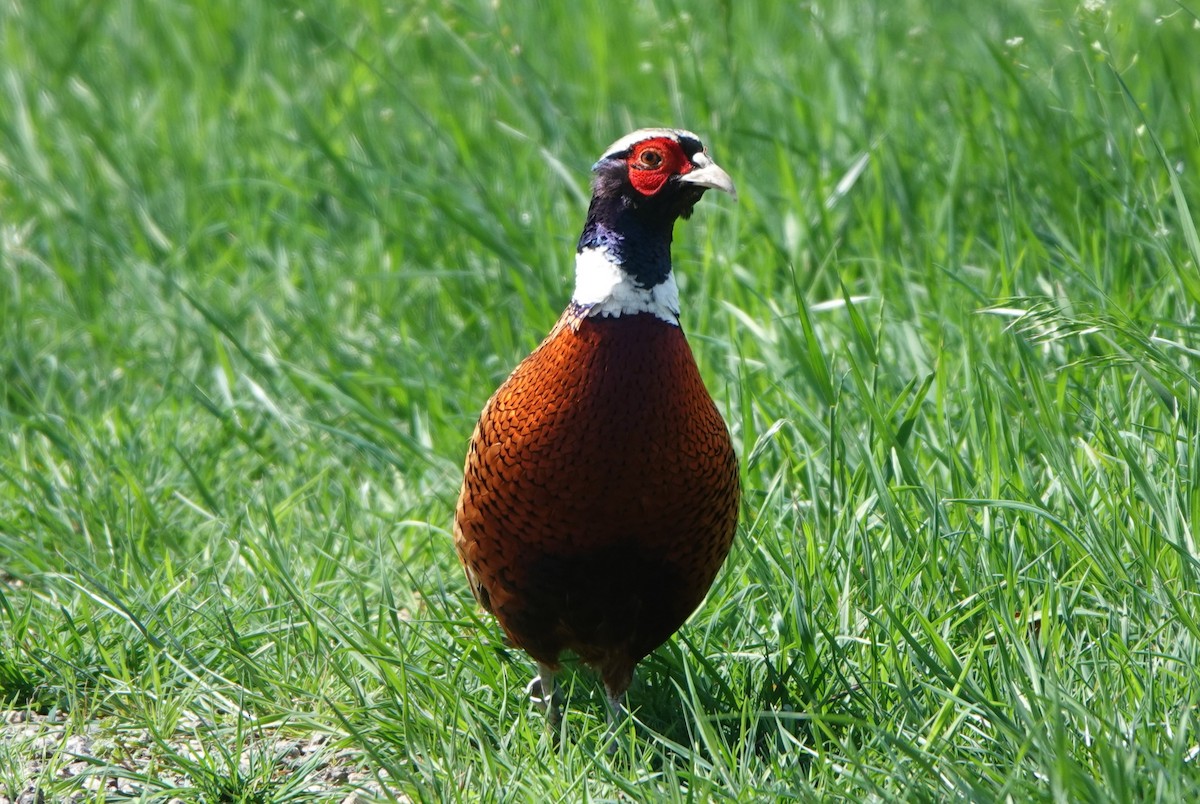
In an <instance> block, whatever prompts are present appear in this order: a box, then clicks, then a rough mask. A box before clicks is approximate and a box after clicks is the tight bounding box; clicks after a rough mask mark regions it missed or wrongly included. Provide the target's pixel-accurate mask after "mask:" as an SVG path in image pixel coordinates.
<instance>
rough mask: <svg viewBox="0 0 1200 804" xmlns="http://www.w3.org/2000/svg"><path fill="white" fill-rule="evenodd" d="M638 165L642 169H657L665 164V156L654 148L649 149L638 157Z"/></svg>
mask: <svg viewBox="0 0 1200 804" xmlns="http://www.w3.org/2000/svg"><path fill="white" fill-rule="evenodd" d="M638 163H639V164H641V166H642V167H648V168H656V167H658V166H659V165H661V164H662V163H663V155H662V152H661V151H657V150H655V149H653V148H648V149H647V150H645V151H642V152H641V153H640V154H639V155H638Z"/></svg>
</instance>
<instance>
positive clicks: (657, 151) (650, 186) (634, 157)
mask: <svg viewBox="0 0 1200 804" xmlns="http://www.w3.org/2000/svg"><path fill="white" fill-rule="evenodd" d="M625 162H626V164H627V165H629V183H630V184H632V185H633V189H635V190H637V191H638V192H639V193H641V194H642V195H645V196H651V195H654V194H655V193H657V192H658V191H659V190H661V189H662V187H663V185H664V184H666V183H667V180H668V179H670V178H671V177H672V176H681V175H683V174H684V173H687V172H689V171H691V170H692V169H693V168H694V167H695V165H693V164H692V162H691V160H690V159H688V157H687V154H685V153H684V152H683V149H682V148H681V147H679V143H678V142H676V141H675V140H673V139H670V138H668V137H656V138H654V139H651V140H646V141H644V142H640V143H638V144H637V146H636V147H635V148H634V149H633V150H632V151H631V152H630V154H629V156H628V157H627V158H626V160H625Z"/></svg>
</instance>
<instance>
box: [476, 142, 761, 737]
mask: <svg viewBox="0 0 1200 804" xmlns="http://www.w3.org/2000/svg"><path fill="white" fill-rule="evenodd" d="M593 170H594V172H595V179H594V181H593V194H592V201H591V206H590V208H589V210H588V217H587V223H586V224H585V226H584V228H583V234H582V236H580V238H579V247H578V250H577V253H576V256H575V293H574V295H573V296H572V298H571V303H570V305H569V306H568V307H567V309H566V311H565V312H564V313H563V314H562V317H561V318H560V319H559V321H558V323H557V324H556V325H555V327H554V329H553V330H551V332H550V334H549V335H548V336H547V337H546V339H545V340H544V341H543V342H542V344H541V345H540V346H539V347H538V348H537V349H536V350H535V351H534V352H533V353H532V354H531V355H529V357H527V358H525V360H524V361H523V362H522V363H521V364H520V365H519V366H517V368H516V369H515V370H514V371H513V373H512V374H511V375H510V376H509V378H508V379H507V380H505V382H504V383H503V384H502V385H501V386H500V388H499V389H498V390H497V391H496V393H495V394H494V395H493V396H492V398H491V399H489V400H488V402H487V405H486V406H485V407H484V409H483V413H482V414H481V416H480V418H479V423H478V425H477V426H476V428H475V432H474V434H473V435H472V437H471V443H470V447H469V450H468V452H467V460H466V469H465V478H464V480H463V486H462V492H461V494H460V496H459V499H458V506H457V510H456V513H455V519H454V540H455V545H456V547H457V548H458V555H459V558H460V559H461V560H462V563H463V566H464V568H465V569H466V574H467V579H468V581H469V583H470V586H471V590H472V592H473V593H474V594H475V597H476V599H478V601H479V602H480V604H482V605H483V607H484V608H485V609H487V610H488V611H490V612H492V613H493V614H494V615H495V616H496V619H497V620H498V621H499V622H500V625H501V627H502V628H503V629H504V631H505V632H506V633H507V634H508V636H509V638H510V639H511V640H512V642H513V643H514V644H515V645H516V646H518V647H520V648H522V649H524V650H525V651H526V652H527V653H529V655H530V656H532V657H533V659H534V660H535V661H536V662H537V666H538V676H537V677H536V678H535V679H534V681H533V683H532V684H531V685H530V689H531V691H532V692H534V696H535V700H536V701H538V702H539V703H540V704H542V705H545V706H549V707H550V710H549V714H550V715H551V717H553V716H554V715H555V709H554V705H553V703H552V698H553V695H554V674H555V672H556V671H557V670H558V668H559V655H560V654H561V653H562V652H564V651H573V652H574V653H576V654H577V655H578V656H579V658H580V659H581V660H582V661H583V662H584V663H586V664H588V665H590V666H591V667H593V668H594V669H596V670H597V671H598V672H599V673H600V676H601V678H602V680H603V682H604V688H605V692H606V693H607V697H608V702H609V710H610V711H609V723H610V730H611V729H613V728H615V724H616V719H617V717H618V716H619V715H620V713H621V709H622V699H623V696H624V693H625V691H626V689H627V688H628V687H629V684H630V682H631V681H632V679H633V670H634V666H635V665H636V664H637V663H638V662H639V661H640V660H641V659H642V658H644V657H645V656H646V655H648V654H649V653H650V652H651V651H652V650H654V649H655V648H656V647H658V646H659V645H661V644H662V643H663V642H665V641H666V640H667V639H668V638H669V637H670V636H671V634H673V633H674V632H675V631H676V630H677V629H678V628H679V627H680V626H681V625H682V624H683V622H684V620H686V619H687V617H688V615H690V614H691V613H692V612H693V611H694V610H695V609H696V607H697V606H699V605H700V602H701V600H703V598H704V596H705V594H706V593H707V592H708V588H709V586H710V585H711V584H712V581H713V578H714V577H715V576H716V574H717V570H718V569H720V567H721V564H722V563H723V562H724V560H725V557H726V555H727V554H728V553H729V548H730V544H731V542H732V540H733V534H734V530H735V528H736V526H737V513H738V499H739V496H740V488H739V484H738V465H737V457H736V455H735V454H734V451H733V445H732V443H731V442H730V438H729V431H728V429H727V428H726V426H725V422H724V421H723V420H722V419H721V415H720V413H718V411H717V408H716V406H715V405H714V404H713V401H712V398H711V397H710V396H709V394H708V391H707V390H706V389H705V387H704V383H703V382H702V381H701V379H700V373H699V372H698V371H697V369H696V362H695V360H694V359H693V357H692V352H691V349H690V348H689V347H688V343H687V340H686V339H685V338H684V334H683V330H682V329H680V326H679V292H678V288H677V287H676V284H675V278H674V276H673V275H672V273H671V235H672V231H673V229H674V226H675V221H676V219H678V218H687V217H688V216H689V215H690V214H691V212H692V208H693V206H695V204H696V202H698V201H699V200H700V197H701V196H702V195H704V191H705V190H706V189H709V188H712V189H716V190H723V191H725V192H727V193H729V194H730V195H733V196H734V197H735V198H736V197H737V196H736V192H735V190H734V186H733V181H732V180H731V179H730V177H729V174H727V173H726V172H725V171H724V170H722V169H721V168H720V167H718V166H717V164H716V163H715V162H713V161H712V159H711V158H710V157H709V155H708V153H707V152H706V151H705V149H704V145H703V144H702V143H701V142H700V140H699V139H698V138H697V137H696V135H695V134H692V133H691V132H688V131H681V130H677V129H643V130H640V131H635V132H633V133H632V134H629V135H628V136H625V137H622V138H621V139H619V140H617V141H616V142H615V143H613V145H612V146H611V147H610V148H609V149H608V150H607V151H605V152H604V155H603V156H601V157H600V160H599V161H598V162H596V164H595V166H594V167H593Z"/></svg>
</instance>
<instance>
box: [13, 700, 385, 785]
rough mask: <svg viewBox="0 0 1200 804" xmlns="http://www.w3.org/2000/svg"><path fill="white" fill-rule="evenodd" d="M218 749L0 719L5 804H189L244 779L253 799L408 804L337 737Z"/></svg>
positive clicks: (257, 738) (50, 718)
mask: <svg viewBox="0 0 1200 804" xmlns="http://www.w3.org/2000/svg"><path fill="white" fill-rule="evenodd" d="M218 740H219V738H217V737H213V738H210V739H208V740H207V741H201V740H199V739H197V738H196V737H195V735H190V734H179V735H177V736H175V737H173V738H172V739H171V740H170V741H168V742H167V743H165V744H160V743H157V742H155V741H154V740H152V739H151V736H150V734H149V732H148V731H146V730H145V729H128V728H124V727H122V726H120V724H118V723H117V722H115V721H108V720H101V721H97V722H93V723H88V724H86V725H83V726H80V725H79V724H77V723H74V722H72V721H70V720H69V719H64V718H63V717H62V716H61V715H57V716H56V715H54V714H51V715H39V714H36V713H30V712H25V711H3V710H0V804H41V803H42V802H59V801H62V802H85V801H91V800H94V799H96V798H104V799H108V800H112V799H123V798H139V797H143V796H147V795H154V796H176V797H170V798H167V799H166V800H168V801H170V802H172V804H184V803H185V802H192V801H198V800H204V799H206V798H209V797H217V796H216V795H215V794H213V793H212V792H211V790H212V788H213V785H214V784H220V783H223V782H226V781H227V780H231V779H238V778H240V779H242V780H244V781H243V784H244V786H245V787H244V788H243V789H244V790H245V791H246V792H249V791H251V790H252V789H254V786H257V789H258V790H260V791H261V792H262V793H264V794H265V795H264V797H263V800H271V799H272V798H273V796H272V795H270V792H271V791H272V790H276V791H278V792H280V793H283V791H284V788H286V789H287V790H288V791H290V795H291V797H295V798H300V799H305V798H310V799H311V800H319V801H338V802H341V804H359V803H360V802H362V803H363V804H365V802H369V801H379V800H386V801H393V800H399V801H402V802H403V801H407V800H408V799H407V798H406V797H405V796H403V795H401V794H399V793H398V792H397V791H395V790H393V789H391V788H390V787H388V788H385V785H386V784H387V781H388V779H387V775H386V773H384V772H380V773H376V772H375V771H374V770H373V769H372V768H371V767H370V766H369V764H368V763H367V761H366V759H365V758H364V757H363V755H362V754H361V752H358V751H354V750H351V749H339V748H337V747H336V745H335V743H334V741H333V740H332V739H331V738H330V737H329V735H324V734H314V735H312V736H309V737H296V736H294V735H285V734H281V733H278V732H276V731H274V730H272V729H257V730H256V731H255V734H254V736H253V737H250V736H246V737H245V738H244V743H243V745H242V747H241V750H240V751H238V755H237V756H236V757H234V755H233V752H234V751H236V750H237V749H236V748H235V746H234V745H233V744H232V740H230V741H229V742H228V743H226V744H220V745H217V742H218ZM205 742H207V745H206V744H205ZM235 760H236V762H237V768H236V770H235V769H234V768H232V767H230V764H231V762H232V761H235ZM297 794H299V795H297Z"/></svg>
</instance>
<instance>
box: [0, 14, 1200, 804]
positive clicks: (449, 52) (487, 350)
mask: <svg viewBox="0 0 1200 804" xmlns="http://www.w3.org/2000/svg"><path fill="white" fill-rule="evenodd" d="M541 5H542V6H543V7H542V8H540V9H538V10H536V11H535V10H534V9H535V4H521V3H513V2H500V1H499V0H496V1H495V2H477V3H470V2H465V3H455V2H435V0H411V2H397V3H394V4H384V3H375V2H370V0H368V2H363V3H349V2H332V0H329V1H328V2H322V1H321V0H311V1H309V0H300V2H298V3H287V2H280V3H271V2H242V1H241V0H212V1H211V2H207V3H202V4H193V3H186V2H183V1H182V0H161V1H160V2H156V3H142V2H135V0H111V1H104V0H78V1H77V2H67V0H38V1H37V2H35V0H0V332H2V342H0V433H2V435H3V439H2V441H0V710H5V712H6V714H5V716H4V723H3V724H0V801H17V800H29V801H32V800H34V799H33V798H31V796H33V795H34V791H38V790H40V791H41V792H42V793H43V794H44V796H45V797H46V800H69V799H71V797H72V796H75V797H76V798H77V799H81V800H82V799H86V800H97V801H117V800H128V799H130V798H133V799H139V800H159V801H168V800H172V799H174V800H179V801H206V802H235V801H252V802H274V801H289V800H320V801H324V800H332V801H341V800H353V798H348V797H352V796H354V795H357V796H358V797H359V800H375V799H378V800H406V799H412V800H439V799H463V800H475V799H485V800H513V801H547V800H550V801H553V800H564V801H578V800H613V799H627V800H680V801H682V800H695V801H704V800H710V799H737V800H739V801H745V800H775V799H801V800H811V799H826V798H828V799H841V800H851V801H854V800H889V799H906V800H915V801H929V800H941V799H974V800H979V801H989V800H1005V799H1007V800H1011V801H1026V800H1058V801H1097V800H1107V799H1111V800H1116V801H1144V800H1155V801H1177V800H1189V799H1190V800H1197V798H1200V767H1198V765H1200V724H1198V722H1197V718H1198V717H1200V714H1198V713H1200V710H1198V709H1197V705H1198V704H1200V669H1198V662H1200V545H1198V543H1197V539H1198V536H1197V533H1196V530H1195V525H1194V523H1196V522H1197V521H1200V407H1198V402H1200V380H1198V379H1197V374H1198V373H1200V372H1198V371H1197V368H1198V363H1200V321H1198V315H1197V311H1198V310H1200V241H1198V239H1197V235H1196V223H1195V222H1196V220H1197V212H1198V210H1200V172H1198V165H1200V109H1198V105H1197V104H1198V103H1200V69H1197V66H1196V65H1197V58H1196V55H1195V54H1196V53H1200V20H1198V18H1197V12H1198V11H1200V9H1198V8H1197V7H1196V6H1195V5H1194V4H1190V3H1187V2H1185V3H1184V4H1183V5H1178V4H1176V3H1174V2H1168V0H1161V1H1159V2H1154V1H1151V0H1146V1H1145V2H1135V1H1134V0H1130V1H1129V2H1123V3H1121V2H1109V3H1104V2H1099V1H1098V0H1090V1H1089V2H1083V3H1078V4H1077V3H1062V2H1057V0H1049V2H1038V3H1033V2H1027V3H1017V2H1014V3H1000V4H994V6H993V5H992V4H983V3H979V4H966V3H962V4H957V3H949V2H934V1H933V0H929V1H928V2H922V1H921V0H896V2H884V0H879V2H874V3H856V2H813V3H796V4H782V3H781V4H776V6H777V7H776V8H774V9H773V10H768V8H767V6H768V4H753V3H732V2H725V3H719V4H700V3H696V4H688V3H684V2H681V1H680V2H672V1H671V0H664V1H663V2H651V1H649V0H647V1H646V2H638V3H630V4H615V3H601V2H597V1H596V0H583V2H580V3H576V4H558V5H552V4H541ZM756 6H758V7H756ZM964 9H969V10H964ZM662 124H666V125H678V126H682V127H686V128H690V129H692V130H694V131H696V132H698V133H699V134H700V135H701V136H702V137H704V139H705V140H706V142H707V144H708V145H709V148H710V150H711V151H712V153H713V154H714V155H715V157H716V158H717V160H718V161H719V162H720V163H721V164H722V165H723V166H724V167H726V168H727V169H728V170H729V171H730V172H731V173H732V175H733V176H734V178H735V180H736V181H737V183H738V189H739V193H740V195H741V202H740V203H739V204H737V205H734V204H731V203H729V202H728V200H727V199H724V198H719V199H717V198H710V199H707V200H705V201H704V202H703V203H702V204H701V206H700V207H699V208H698V210H697V214H696V216H695V217H694V218H693V219H692V220H691V221H689V222H687V223H685V224H681V226H680V228H679V229H678V230H677V233H676V246H675V263H676V269H677V272H678V274H679V282H680V286H681V291H682V296H683V303H684V326H685V328H686V329H687V331H688V332H689V334H690V337H691V340H692V343H693V348H694V350H695V352H696V355H697V359H698V361H699V363H700V365H701V369H702V372H703V373H704V375H705V378H706V381H707V382H708V384H709V387H710V388H711V389H712V391H713V396H714V397H715V398H716V399H717V400H718V404H719V406H720V407H721V408H722V410H723V411H724V413H725V414H726V418H727V420H728V421H729V423H730V427H731V429H732V431H733V435H734V440H735V442H736V444H737V445H738V450H739V454H740V455H741V457H742V463H743V483H744V486H745V489H746V493H745V500H744V503H743V509H742V518H741V525H740V528H739V533H738V540H737V543H736V545H735V548H734V551H733V554H732V555H731V557H730V560H729V562H728V564H727V565H726V567H725V569H724V570H723V572H722V574H721V575H720V577H719V579H718V581H717V584H716V585H715V587H714V589H713V590H712V592H711V593H710V595H709V597H708V600H707V602H706V603H705V605H704V606H703V607H702V608H701V610H700V611H699V612H698V613H697V614H696V615H695V616H694V617H693V619H692V620H691V621H690V623H689V624H688V625H687V626H686V627H685V628H684V629H683V630H682V631H681V633H680V634H679V635H678V636H677V637H676V638H675V639H673V640H672V641H671V642H670V643H668V645H666V646H664V647H663V648H662V649H660V650H659V651H658V652H656V653H655V654H654V655H653V656H652V657H651V658H650V659H649V660H647V661H646V662H645V663H644V664H643V665H642V667H641V670H640V674H639V678H638V680H637V682H636V683H635V685H634V687H633V689H632V691H631V695H630V704H631V706H632V709H633V714H634V722H633V723H632V724H627V729H626V731H625V737H626V740H625V743H624V747H623V748H622V750H621V752H620V753H619V754H618V755H617V756H615V757H612V758H609V757H607V756H606V755H605V754H604V753H603V750H602V737H603V734H604V728H605V724H604V703H603V694H602V692H601V689H600V687H599V684H598V683H597V681H596V679H595V678H594V677H593V676H592V675H591V674H589V673H587V672H586V671H580V672H578V673H571V674H568V675H567V676H565V682H566V684H567V687H568V695H569V704H568V707H567V713H566V718H565V722H564V725H563V727H562V729H561V732H560V733H557V734H550V733H547V731H546V729H545V728H544V726H543V721H542V719H541V717H540V715H539V714H538V713H537V712H536V711H534V710H533V709H532V707H531V706H530V704H529V702H528V700H527V699H526V697H525V695H524V686H525V684H526V682H527V681H528V680H529V677H530V675H531V667H530V666H529V664H528V662H527V661H526V660H525V658H524V656H522V655H521V654H520V653H519V652H514V651H513V650H511V649H508V648H506V647H505V646H504V644H503V643H502V642H501V640H500V632H499V630H498V628H497V627H496V626H495V624H494V623H493V622H492V621H491V620H490V619H488V618H486V617H485V616H483V615H482V614H481V612H480V611H479V610H478V608H477V607H476V605H475V604H474V602H473V600H472V599H471V596H470V593H469V591H468V590H467V587H466V584H465V582H464V579H463V577H462V574H461V570H460V568H459V566H458V564H457V561H456V559H455V557H454V551H453V546H452V542H451V537H450V531H449V529H450V518H451V511H452V507H453V503H454V498H455V495H456V493H457V489H458V484H459V481H460V478H461V468H460V467H461V461H462V456H463V454H464V450H465V446H466V440H467V437H468V435H469V434H470V431H471V428H472V426H473V424H474V417H475V416H476V414H477V412H478V411H479V409H480V407H481V406H482V404H483V402H484V401H485V399H486V398H487V396H488V395H489V394H490V393H491V391H492V390H493V388H495V386H496V385H497V384H498V383H499V382H500V381H501V380H502V379H503V378H504V376H505V375H506V374H507V372H508V371H509V369H511V367H512V366H513V365H514V364H515V363H516V362H517V361H518V360H519V359H520V358H521V357H522V356H523V355H524V354H526V353H527V352H528V350H529V349H531V348H532V347H533V346H534V345H536V343H537V342H538V341H539V340H540V338H541V336H542V335H543V334H544V333H545V332H546V331H547V329H548V328H549V326H550V325H551V324H552V323H553V321H554V320H555V318H556V317H557V315H558V313H559V311H560V310H561V308H562V307H563V306H564V304H565V302H566V299H567V298H568V296H569V294H570V282H571V277H572V271H573V265H572V259H573V253H574V242H575V238H576V237H577V235H578V231H579V228H580V226H581V225H582V221H583V214H584V210H585V203H586V194H587V181H588V168H589V167H590V165H591V164H592V162H593V161H594V159H595V158H596V157H597V156H598V155H599V153H600V152H601V150H602V149H603V148H604V147H605V146H606V145H608V143H610V142H611V141H613V140H614V139H616V138H617V137H618V136H620V135H622V134H624V133H626V132H627V131H628V130H631V129H633V128H637V127H640V126H644V125H662ZM356 791H357V793H356Z"/></svg>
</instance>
